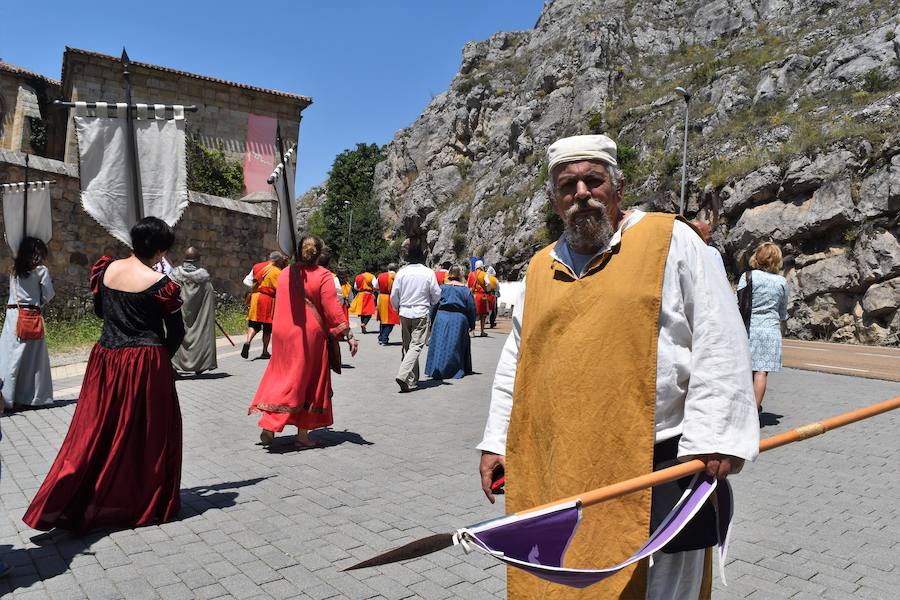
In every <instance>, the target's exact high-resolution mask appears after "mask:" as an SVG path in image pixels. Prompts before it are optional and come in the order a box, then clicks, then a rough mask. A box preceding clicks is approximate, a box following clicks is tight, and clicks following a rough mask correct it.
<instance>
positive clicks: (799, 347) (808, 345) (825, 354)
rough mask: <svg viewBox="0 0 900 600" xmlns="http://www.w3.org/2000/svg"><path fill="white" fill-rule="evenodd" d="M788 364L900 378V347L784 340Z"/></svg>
mask: <svg viewBox="0 0 900 600" xmlns="http://www.w3.org/2000/svg"><path fill="white" fill-rule="evenodd" d="M784 364H785V366H788V367H794V368H797V369H806V370H812V371H822V372H825V373H837V374H839V375H853V376H856V377H868V378H872V379H888V380H890V381H900V348H888V347H883V346H855V345H852V344H831V343H828V342H803V341H800V340H784Z"/></svg>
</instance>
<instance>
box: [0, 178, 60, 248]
mask: <svg viewBox="0 0 900 600" xmlns="http://www.w3.org/2000/svg"><path fill="white" fill-rule="evenodd" d="M0 194H2V195H3V225H4V227H5V228H6V242H7V243H8V244H9V247H10V249H11V250H12V253H13V255H15V254H17V253H18V252H19V245H20V244H21V243H22V220H23V219H24V218H25V184H24V183H18V184H16V183H14V184H4V185H2V186H0ZM25 235H27V236H28V237H36V238H38V239H39V240H41V241H43V242H44V243H45V244H49V243H50V238H51V237H53V219H52V218H51V216H50V183H49V182H47V181H36V182H33V183H29V184H28V220H27V222H26V230H25Z"/></svg>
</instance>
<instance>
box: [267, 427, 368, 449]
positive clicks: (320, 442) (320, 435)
mask: <svg viewBox="0 0 900 600" xmlns="http://www.w3.org/2000/svg"><path fill="white" fill-rule="evenodd" d="M309 437H310V439H311V440H313V441H314V442H316V445H315V446H309V447H306V448H298V447H296V446H295V445H294V439H295V437H294V436H293V435H282V436H279V437H276V438H275V439H274V440H273V441H272V443H271V444H269V447H268V450H269V453H270V454H287V453H288V452H304V451H306V450H317V449H319V450H321V449H322V448H331V447H333V446H340V445H341V444H346V443H349V444H356V445H358V446H372V445H373V443H372V442H370V441H369V440H367V439H365V438H364V437H363V436H361V435H359V434H358V433H355V432H353V431H347V430H344V431H334V430H333V429H331V428H325V429H315V430H313V431H310V432H309Z"/></svg>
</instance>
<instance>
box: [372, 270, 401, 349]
mask: <svg viewBox="0 0 900 600" xmlns="http://www.w3.org/2000/svg"><path fill="white" fill-rule="evenodd" d="M396 276H397V265H396V264H395V263H391V264H389V265H388V268H387V271H385V272H384V273H381V274H379V275H378V277H376V278H375V281H374V285H373V287H374V288H375V289H376V290H378V303H377V304H378V321H379V323H381V327H380V328H379V330H378V345H379V346H387V345H388V342H389V341H390V337H391V331H393V329H394V325H399V324H400V313H398V312H397V309H395V308H394V307H393V306H391V288H392V287H394V278H395V277H396Z"/></svg>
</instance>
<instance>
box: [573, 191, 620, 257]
mask: <svg viewBox="0 0 900 600" xmlns="http://www.w3.org/2000/svg"><path fill="white" fill-rule="evenodd" d="M591 205H592V207H594V208H596V207H597V206H598V205H599V203H598V202H596V201H591ZM577 212H578V207H577V206H573V207H572V208H570V209H569V213H568V214H567V215H566V216H567V219H566V241H567V242H568V243H569V246H570V247H571V248H572V250H574V251H575V252H577V253H578V254H594V253H595V252H598V251H599V250H601V249H603V248H605V247H606V245H607V244H608V243H609V240H610V239H612V236H613V225H612V222H611V221H610V220H609V215H608V214H606V210H602V211H600V212H591V213H588V214H584V215H577V214H576V213H577Z"/></svg>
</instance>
